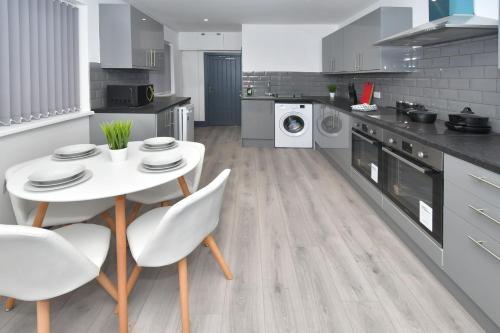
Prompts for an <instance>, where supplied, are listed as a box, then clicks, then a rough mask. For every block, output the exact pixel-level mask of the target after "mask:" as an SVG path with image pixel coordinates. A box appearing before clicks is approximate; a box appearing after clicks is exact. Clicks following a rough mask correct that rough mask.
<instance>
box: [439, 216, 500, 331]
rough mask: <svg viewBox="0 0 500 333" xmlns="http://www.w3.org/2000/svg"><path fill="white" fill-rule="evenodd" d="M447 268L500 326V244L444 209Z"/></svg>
mask: <svg viewBox="0 0 500 333" xmlns="http://www.w3.org/2000/svg"><path fill="white" fill-rule="evenodd" d="M443 236H444V239H443V244H444V270H445V272H446V273H447V274H448V275H449V277H450V278H451V279H452V280H454V281H455V283H456V284H457V285H458V286H459V287H460V288H461V289H462V290H463V291H464V292H465V293H466V294H467V295H468V296H469V297H470V298H471V299H472V300H473V301H474V303H476V304H477V305H478V306H479V307H480V308H481V309H482V310H483V311H484V313H485V314H486V315H488V316H489V317H490V319H491V320H492V321H493V322H495V323H496V325H498V326H500V311H499V307H498V300H499V299H500V288H499V287H498V280H499V278H500V243H499V242H497V241H494V240H493V239H492V238H490V237H489V235H487V234H485V233H483V232H482V231H480V230H479V229H477V228H475V227H474V226H472V225H470V224H469V223H467V222H466V221H465V220H463V219H462V218H461V217H459V216H458V215H456V214H454V213H453V212H452V211H450V209H448V208H446V207H445V209H444V230H443Z"/></svg>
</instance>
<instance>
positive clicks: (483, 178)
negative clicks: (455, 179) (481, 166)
mask: <svg viewBox="0 0 500 333" xmlns="http://www.w3.org/2000/svg"><path fill="white" fill-rule="evenodd" d="M469 176H470V177H472V178H474V179H476V180H479V181H481V182H483V183H486V184H488V185H490V186H493V187H494V188H496V189H498V190H500V185H497V184H495V183H492V182H490V181H489V180H488V178H486V177H481V176H476V175H473V174H471V173H469Z"/></svg>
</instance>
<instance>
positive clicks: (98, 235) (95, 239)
mask: <svg viewBox="0 0 500 333" xmlns="http://www.w3.org/2000/svg"><path fill="white" fill-rule="evenodd" d="M53 231H54V232H56V233H58V234H59V235H61V236H62V237H63V238H64V239H66V240H67V241H68V242H69V243H71V244H72V245H73V246H74V247H76V248H77V249H78V250H79V251H80V252H82V254H84V255H85V256H86V257H87V258H88V259H89V260H90V261H91V262H92V263H93V264H95V265H96V266H97V267H98V268H100V267H101V266H102V264H103V263H104V260H105V259H106V256H107V254H108V249H109V239H110V233H111V232H110V230H109V229H108V228H106V227H103V226H100V225H96V224H87V223H79V224H72V225H69V226H66V227H62V228H59V229H55V230H53Z"/></svg>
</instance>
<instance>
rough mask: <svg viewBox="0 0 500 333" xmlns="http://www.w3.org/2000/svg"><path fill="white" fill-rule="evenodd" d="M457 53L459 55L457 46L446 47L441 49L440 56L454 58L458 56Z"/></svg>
mask: <svg viewBox="0 0 500 333" xmlns="http://www.w3.org/2000/svg"><path fill="white" fill-rule="evenodd" d="M459 53H460V51H459V46H458V45H457V44H452V45H446V46H443V47H441V56H443V57H449V56H455V55H458V54H459Z"/></svg>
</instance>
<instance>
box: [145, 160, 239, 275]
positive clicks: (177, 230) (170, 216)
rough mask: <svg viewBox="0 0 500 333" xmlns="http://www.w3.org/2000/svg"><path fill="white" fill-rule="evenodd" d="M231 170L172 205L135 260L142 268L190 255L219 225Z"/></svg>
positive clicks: (157, 265)
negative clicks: (225, 189)
mask: <svg viewBox="0 0 500 333" xmlns="http://www.w3.org/2000/svg"><path fill="white" fill-rule="evenodd" d="M230 172H231V170H229V169H226V170H224V171H222V172H221V173H220V174H219V175H218V176H217V177H216V178H215V179H214V180H213V181H212V182H211V183H210V184H208V185H207V186H205V187H204V188H203V189H201V190H199V191H197V192H195V193H194V194H192V195H190V196H189V197H187V198H185V199H182V200H181V201H179V202H178V203H176V204H175V205H173V206H172V207H171V208H170V209H169V210H168V211H167V213H166V214H165V215H164V217H163V218H162V220H161V221H160V223H159V224H158V226H157V227H156V230H155V232H154V233H153V236H152V237H151V239H150V240H149V241H148V242H147V245H146V246H145V247H144V249H143V250H142V252H141V253H140V254H139V256H138V258H137V264H138V265H140V266H144V267H159V266H165V265H169V264H172V263H174V262H177V261H179V260H180V259H182V258H184V257H186V256H187V255H188V254H190V253H191V252H192V251H193V250H194V249H195V248H196V247H197V246H198V245H199V244H200V243H201V242H202V241H203V239H205V238H206V237H207V236H208V235H209V234H210V233H211V232H212V231H213V230H214V229H215V228H216V227H217V224H218V223H219V216H220V210H221V207H222V198H223V195H224V188H225V186H226V182H227V179H228V177H229V174H230Z"/></svg>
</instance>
